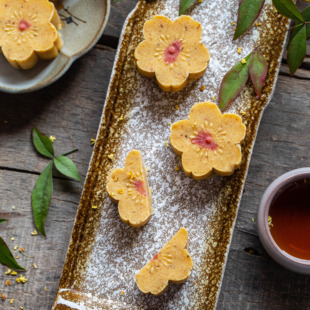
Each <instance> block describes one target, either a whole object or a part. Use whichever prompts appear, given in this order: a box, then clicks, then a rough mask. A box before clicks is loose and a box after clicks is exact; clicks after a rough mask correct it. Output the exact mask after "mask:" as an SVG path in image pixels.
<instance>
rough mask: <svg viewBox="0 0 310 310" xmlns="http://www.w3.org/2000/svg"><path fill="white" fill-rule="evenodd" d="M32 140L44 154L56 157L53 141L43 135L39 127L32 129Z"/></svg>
mask: <svg viewBox="0 0 310 310" xmlns="http://www.w3.org/2000/svg"><path fill="white" fill-rule="evenodd" d="M32 141H33V145H34V146H35V148H36V150H37V151H38V152H39V153H40V154H41V155H43V156H46V157H48V158H53V157H54V148H53V143H52V141H51V140H50V139H49V138H48V137H47V136H45V135H43V134H42V133H41V132H40V131H39V130H38V129H37V128H35V127H34V128H33V130H32Z"/></svg>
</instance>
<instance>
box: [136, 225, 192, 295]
mask: <svg viewBox="0 0 310 310" xmlns="http://www.w3.org/2000/svg"><path fill="white" fill-rule="evenodd" d="M186 247H187V231H186V229H185V228H181V229H180V230H179V231H178V232H177V233H176V234H175V235H174V236H173V237H172V238H171V239H170V241H169V242H168V243H167V244H166V245H165V246H164V247H163V248H162V249H161V250H160V251H159V252H158V253H157V254H156V255H155V256H154V257H153V259H152V260H151V261H149V262H148V263H147V265H145V266H144V267H143V268H142V269H141V270H140V271H139V272H138V273H137V274H136V283H137V285H138V287H139V289H140V290H141V291H142V292H143V293H144V294H149V293H151V294H153V295H155V296H157V295H159V294H161V293H163V292H164V291H165V290H166V289H167V288H168V285H169V283H170V282H171V283H175V284H179V283H183V282H185V281H186V279H187V278H188V277H189V275H190V274H191V270H192V269H193V261H192V258H191V257H190V255H189V254H188V252H187V250H185V248H186Z"/></svg>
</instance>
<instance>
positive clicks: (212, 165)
mask: <svg viewBox="0 0 310 310" xmlns="http://www.w3.org/2000/svg"><path fill="white" fill-rule="evenodd" d="M245 132H246V127H245V125H244V124H243V123H242V120H241V118H240V117H239V116H238V115H236V114H231V113H227V114H222V113H221V111H220V109H219V108H218V107H217V105H216V104H215V103H213V102H204V103H201V102H199V103H196V104H195V105H194V106H193V107H192V109H191V111H190V113H189V119H188V120H181V121H178V122H176V123H174V124H172V126H171V135H170V143H171V147H172V149H173V150H174V152H175V153H176V154H178V155H180V156H181V157H182V167H183V170H184V172H185V174H186V175H188V176H189V177H192V178H194V179H195V180H201V179H205V178H208V177H210V176H211V175H212V174H213V173H215V174H218V175H224V176H225V175H231V174H232V173H233V172H234V171H235V170H236V169H237V168H239V166H240V164H241V147H240V143H241V142H242V140H243V139H244V137H245Z"/></svg>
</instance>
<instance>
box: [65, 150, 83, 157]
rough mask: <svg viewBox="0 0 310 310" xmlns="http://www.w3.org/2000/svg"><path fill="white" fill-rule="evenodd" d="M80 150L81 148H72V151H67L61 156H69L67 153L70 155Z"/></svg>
mask: <svg viewBox="0 0 310 310" xmlns="http://www.w3.org/2000/svg"><path fill="white" fill-rule="evenodd" d="M78 150H79V149H74V150H72V151H70V152H67V153H64V154H62V155H61V156H67V155H70V154H72V153H75V152H77V151H78Z"/></svg>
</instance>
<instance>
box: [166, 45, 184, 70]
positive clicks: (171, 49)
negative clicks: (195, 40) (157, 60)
mask: <svg viewBox="0 0 310 310" xmlns="http://www.w3.org/2000/svg"><path fill="white" fill-rule="evenodd" d="M181 46H182V42H181V41H174V42H173V43H172V44H171V45H169V46H168V47H167V48H166V50H165V59H164V60H165V63H166V64H171V63H173V62H175V61H176V60H177V58H178V56H179V54H180V52H181Z"/></svg>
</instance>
